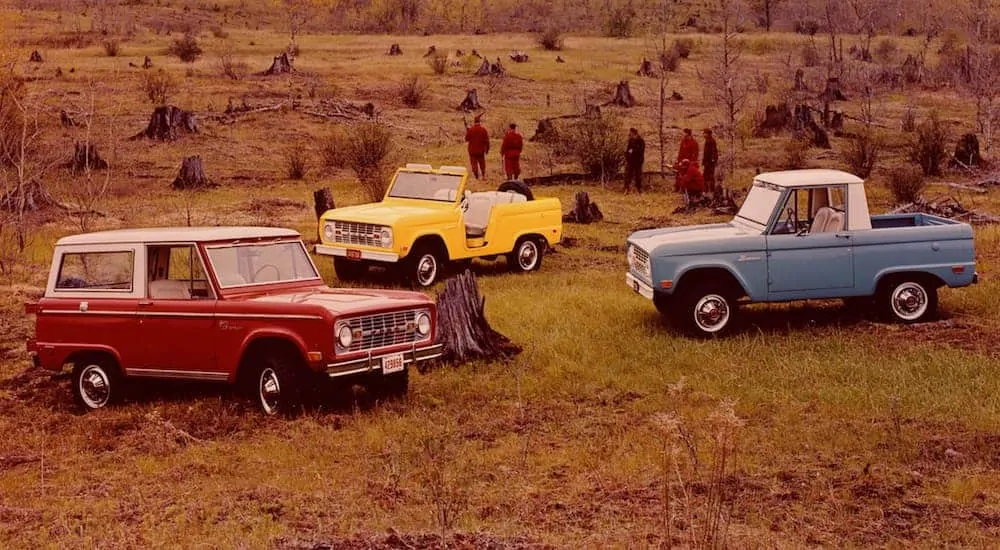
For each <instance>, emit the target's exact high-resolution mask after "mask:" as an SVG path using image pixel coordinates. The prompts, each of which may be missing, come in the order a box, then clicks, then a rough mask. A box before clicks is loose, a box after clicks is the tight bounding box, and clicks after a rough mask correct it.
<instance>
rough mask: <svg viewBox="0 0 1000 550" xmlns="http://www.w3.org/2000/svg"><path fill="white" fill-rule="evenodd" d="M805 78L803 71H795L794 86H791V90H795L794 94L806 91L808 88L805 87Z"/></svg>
mask: <svg viewBox="0 0 1000 550" xmlns="http://www.w3.org/2000/svg"><path fill="white" fill-rule="evenodd" d="M805 78H806V73H805V71H803V70H802V69H797V70H796V71H795V84H794V85H793V86H792V89H793V90H795V91H796V92H805V91H808V90H809V87H808V86H806V80H805Z"/></svg>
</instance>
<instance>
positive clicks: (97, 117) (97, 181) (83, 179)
mask: <svg viewBox="0 0 1000 550" xmlns="http://www.w3.org/2000/svg"><path fill="white" fill-rule="evenodd" d="M116 76H117V75H116ZM110 82H119V79H118V78H112V79H111V80H110ZM116 95H117V93H116V90H113V89H111V88H110V87H109V86H105V85H102V84H101V83H99V82H97V81H94V80H92V81H90V83H89V94H88V105H87V108H86V110H85V111H84V112H83V119H82V122H83V129H84V136H83V138H84V139H83V141H84V146H85V147H87V148H91V147H95V146H96V143H95V142H96V141H98V140H97V139H95V138H97V133H98V132H99V131H101V126H103V127H104V128H103V130H104V131H103V132H102V133H103V134H104V135H105V136H106V138H105V139H104V140H103V141H104V142H105V143H107V145H108V146H109V147H110V150H109V151H106V152H105V153H106V155H107V158H106V159H105V160H107V161H108V162H107V168H104V169H101V170H100V173H99V172H98V169H97V168H96V167H95V166H94V165H93V164H92V163H90V162H86V163H84V165H83V171H82V172H81V173H80V176H79V177H78V178H76V179H75V180H74V181H73V183H72V185H70V188H69V192H68V195H69V197H70V198H71V200H72V201H73V202H74V203H75V208H73V209H71V210H70V217H71V219H72V220H73V221H74V223H75V224H76V226H77V228H79V230H80V231H81V232H88V231H90V230H91V229H92V225H93V221H94V219H95V218H97V217H100V216H102V215H103V214H102V213H101V212H100V210H99V209H100V208H101V206H102V205H103V203H104V202H105V200H106V199H107V196H108V193H109V191H110V190H111V185H112V175H113V172H114V169H115V166H116V164H117V156H118V155H117V150H116V146H115V144H116V143H117V141H118V140H117V139H115V138H116V136H115V129H116V128H118V127H119V126H120V125H119V124H118V115H119V112H118V111H119V110H120V107H118V106H119V105H120V103H114V105H115V106H116V107H115V108H114V110H113V111H112V112H110V113H109V114H107V115H104V116H102V115H101V114H100V113H99V109H98V107H97V98H98V97H115V96H116Z"/></svg>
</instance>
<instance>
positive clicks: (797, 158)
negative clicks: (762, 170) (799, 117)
mask: <svg viewBox="0 0 1000 550" xmlns="http://www.w3.org/2000/svg"><path fill="white" fill-rule="evenodd" d="M808 155H809V140H808V139H805V138H801V137H798V138H796V137H792V138H789V139H788V141H786V142H785V169H786V170H798V169H800V168H805V166H806V158H807V157H808Z"/></svg>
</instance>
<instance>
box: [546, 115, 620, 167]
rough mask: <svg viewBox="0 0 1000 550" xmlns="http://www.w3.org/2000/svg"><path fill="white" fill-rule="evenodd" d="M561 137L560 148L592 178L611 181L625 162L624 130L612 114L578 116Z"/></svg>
mask: <svg viewBox="0 0 1000 550" xmlns="http://www.w3.org/2000/svg"><path fill="white" fill-rule="evenodd" d="M560 137H561V138H562V140H563V144H562V145H563V147H565V149H566V150H567V151H569V152H570V154H571V155H573V156H575V157H576V158H577V160H578V161H579V163H580V167H581V168H583V170H584V171H585V172H587V173H588V174H590V175H592V176H594V177H599V178H601V179H602V180H605V181H606V180H610V179H612V178H613V177H615V176H616V175H618V172H619V171H621V168H622V166H623V165H624V164H625V141H626V140H625V131H624V129H623V124H622V121H621V119H619V118H617V117H615V116H612V115H601V116H596V117H585V118H581V119H579V120H577V121H576V122H575V123H573V124H572V125H571V126H569V128H567V131H566V132H565V133H564V134H562V135H561V136H560Z"/></svg>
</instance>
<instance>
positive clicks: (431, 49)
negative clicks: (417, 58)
mask: <svg viewBox="0 0 1000 550" xmlns="http://www.w3.org/2000/svg"><path fill="white" fill-rule="evenodd" d="M436 53H437V46H433V45H432V46H431V47H429V48H427V53H425V54H424V57H430V56H432V55H434V54H436Z"/></svg>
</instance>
